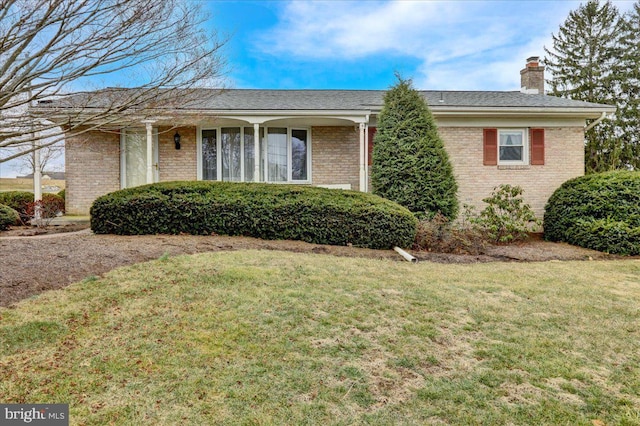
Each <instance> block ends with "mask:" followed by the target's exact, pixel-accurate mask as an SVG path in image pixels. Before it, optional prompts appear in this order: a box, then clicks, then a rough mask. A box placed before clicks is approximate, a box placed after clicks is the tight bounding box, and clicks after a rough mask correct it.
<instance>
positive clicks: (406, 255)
mask: <svg viewBox="0 0 640 426" xmlns="http://www.w3.org/2000/svg"><path fill="white" fill-rule="evenodd" d="M393 250H394V251H395V252H396V253H398V254H399V255H400V256H402V257H403V258H404V260H406V261H407V262H411V263H418V259H416V258H415V257H413V256H412V255H410V254H409V253H407V252H406V251H404V250H402V249H401V248H400V247H398V246H396V247H394V248H393Z"/></svg>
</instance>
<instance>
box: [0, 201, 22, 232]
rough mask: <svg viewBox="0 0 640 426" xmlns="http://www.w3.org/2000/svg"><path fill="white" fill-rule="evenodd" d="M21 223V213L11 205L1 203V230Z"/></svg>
mask: <svg viewBox="0 0 640 426" xmlns="http://www.w3.org/2000/svg"><path fill="white" fill-rule="evenodd" d="M18 223H20V215H19V214H18V212H17V211H15V210H14V209H12V208H11V207H9V206H5V205H4V204H0V231H4V230H6V229H9V227H10V226H14V225H17V224H18Z"/></svg>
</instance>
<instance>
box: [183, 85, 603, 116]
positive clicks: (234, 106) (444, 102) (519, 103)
mask: <svg viewBox="0 0 640 426" xmlns="http://www.w3.org/2000/svg"><path fill="white" fill-rule="evenodd" d="M420 93H421V94H422V96H423V97H425V99H426V100H427V103H428V104H429V106H430V107H431V108H434V109H436V108H438V107H479V108H491V107H516V108H517V107H519V108H529V107H542V108H594V109H602V107H603V105H600V104H593V103H588V102H580V101H573V100H570V99H563V98H557V97H554V96H546V95H532V94H525V93H521V92H498V91H438V90H422V91H420ZM384 94H385V91H384V90H254V89H231V90H226V91H224V92H222V93H216V94H215V95H214V96H210V97H206V98H203V99H201V100H199V101H197V103H195V104H192V105H188V107H191V108H201V109H213V110H327V111H331V110H363V109H364V110H368V109H371V110H374V111H376V110H379V109H380V108H381V107H382V104H383V98H384Z"/></svg>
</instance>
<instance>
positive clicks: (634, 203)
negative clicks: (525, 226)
mask: <svg viewBox="0 0 640 426" xmlns="http://www.w3.org/2000/svg"><path fill="white" fill-rule="evenodd" d="M544 235H545V239H547V240H549V241H565V242H568V243H570V244H575V245H579V246H582V247H587V248H591V249H594V250H600V251H604V252H608V253H617V254H640V238H639V236H640V172H632V171H614V172H606V173H596V174H590V175H586V176H582V177H578V178H575V179H571V180H569V181H567V182H565V183H563V184H562V186H560V188H558V189H557V190H556V191H555V192H554V193H553V195H552V196H551V198H549V201H548V202H547V205H546V206H545V215H544Z"/></svg>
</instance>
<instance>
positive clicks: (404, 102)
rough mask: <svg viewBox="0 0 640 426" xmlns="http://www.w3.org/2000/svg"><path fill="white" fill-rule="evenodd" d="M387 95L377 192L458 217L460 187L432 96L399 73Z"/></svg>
mask: <svg viewBox="0 0 640 426" xmlns="http://www.w3.org/2000/svg"><path fill="white" fill-rule="evenodd" d="M398 80H399V81H398V83H397V84H396V85H395V86H393V87H392V88H391V89H390V90H389V91H388V92H387V93H386V95H385V98H384V106H383V108H382V111H381V113H380V116H379V118H378V128H377V132H376V135H375V137H374V145H373V160H372V161H373V163H372V167H371V185H372V187H373V193H374V194H377V195H380V196H381V197H384V198H387V199H389V200H392V201H395V202H396V203H398V204H400V205H402V206H404V207H406V208H408V209H409V210H410V211H412V212H413V213H415V214H416V215H418V216H419V217H424V216H426V217H427V218H431V217H433V216H434V215H435V214H436V213H438V212H439V213H441V214H442V215H444V216H445V217H446V218H447V219H449V220H453V219H455V218H456V215H457V213H458V200H457V198H456V192H457V190H458V187H457V184H456V181H455V178H454V176H453V168H452V166H451V163H450V162H449V156H448V155H447V152H446V151H445V149H444V144H443V142H442V139H440V135H439V134H438V128H437V126H436V123H435V120H434V118H433V115H432V114H431V111H430V110H429V107H428V106H427V103H426V101H425V100H424V99H423V98H422V96H421V95H420V93H418V92H417V91H416V90H415V89H413V87H412V86H411V81H407V80H403V79H401V78H400V77H398Z"/></svg>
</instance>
